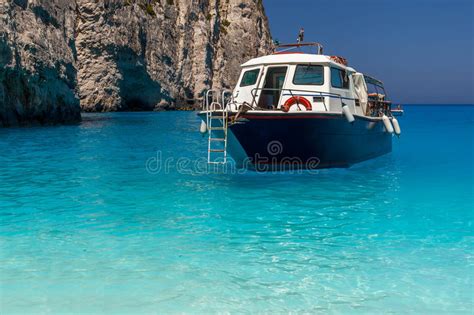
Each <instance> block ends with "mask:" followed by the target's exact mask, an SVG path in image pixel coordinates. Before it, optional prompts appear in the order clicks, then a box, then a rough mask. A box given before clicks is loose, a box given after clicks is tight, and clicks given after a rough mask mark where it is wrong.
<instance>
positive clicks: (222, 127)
mask: <svg viewBox="0 0 474 315" xmlns="http://www.w3.org/2000/svg"><path fill="white" fill-rule="evenodd" d="M226 93H227V91H223V92H222V97H221V102H219V99H218V94H217V91H215V90H209V91H207V92H206V104H205V105H206V123H207V130H208V140H207V163H208V164H225V163H227V134H228V127H229V123H228V118H229V112H228V109H227V106H225V94H226ZM223 104H224V106H223ZM216 122H218V123H219V124H218V125H216V124H215V123H216ZM213 123H214V124H213ZM213 125H214V126H213ZM217 132H220V133H221V134H220V135H218V136H215V133H217ZM216 144H221V146H219V147H217V146H216ZM219 153H220V154H221V156H219V157H215V155H216V154H219Z"/></svg>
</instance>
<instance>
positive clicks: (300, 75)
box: [293, 65, 324, 85]
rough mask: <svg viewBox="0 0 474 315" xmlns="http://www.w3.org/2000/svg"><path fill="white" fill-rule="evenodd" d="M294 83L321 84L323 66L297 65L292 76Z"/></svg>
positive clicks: (322, 80)
mask: <svg viewBox="0 0 474 315" xmlns="http://www.w3.org/2000/svg"><path fill="white" fill-rule="evenodd" d="M293 84H295V85H323V84H324V68H323V66H311V65H298V66H296V71H295V76H294V78H293Z"/></svg>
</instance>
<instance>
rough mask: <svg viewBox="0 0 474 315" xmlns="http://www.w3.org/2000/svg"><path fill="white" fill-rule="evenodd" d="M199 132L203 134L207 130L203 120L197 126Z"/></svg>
mask: <svg viewBox="0 0 474 315" xmlns="http://www.w3.org/2000/svg"><path fill="white" fill-rule="evenodd" d="M199 132H200V133H202V134H205V133H206V132H207V124H206V123H205V122H204V120H202V121H201V126H200V127H199Z"/></svg>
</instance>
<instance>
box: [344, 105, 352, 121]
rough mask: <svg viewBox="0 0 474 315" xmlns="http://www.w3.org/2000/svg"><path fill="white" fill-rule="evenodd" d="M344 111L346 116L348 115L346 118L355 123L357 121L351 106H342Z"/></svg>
mask: <svg viewBox="0 0 474 315" xmlns="http://www.w3.org/2000/svg"><path fill="white" fill-rule="evenodd" d="M342 112H343V113H344V116H346V119H347V121H348V122H349V123H351V124H352V123H353V122H354V121H355V118H354V115H352V113H351V109H350V108H349V106H347V105H344V106H342Z"/></svg>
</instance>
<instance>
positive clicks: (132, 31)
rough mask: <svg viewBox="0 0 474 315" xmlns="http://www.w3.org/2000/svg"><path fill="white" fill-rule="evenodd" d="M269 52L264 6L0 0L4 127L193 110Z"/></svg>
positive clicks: (186, 0) (223, 0) (161, 0)
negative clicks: (190, 106)
mask: <svg viewBox="0 0 474 315" xmlns="http://www.w3.org/2000/svg"><path fill="white" fill-rule="evenodd" d="M271 49H272V43H271V36H270V32H269V27H268V21H267V18H266V16H265V13H264V9H263V5H262V0H73V1H72V0H0V66H1V67H0V125H3V126H9V125H18V124H27V123H31V122H38V123H41V124H46V123H67V122H74V121H78V120H80V110H81V109H82V110H84V111H120V110H161V109H172V108H175V107H177V106H180V105H184V106H186V102H187V101H188V100H191V99H197V98H200V97H201V96H202V93H203V91H204V90H205V89H208V88H218V89H220V88H231V87H232V86H233V84H234V83H235V81H236V79H237V77H238V74H239V71H240V69H239V65H240V64H241V63H242V62H244V61H246V60H248V59H249V58H252V57H256V56H258V55H263V54H266V53H268V52H270V51H271Z"/></svg>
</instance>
